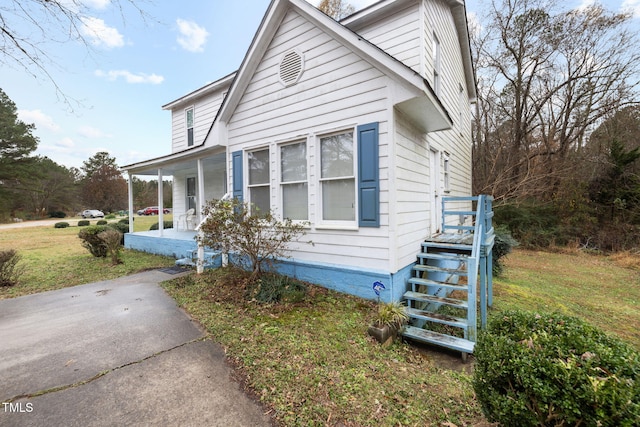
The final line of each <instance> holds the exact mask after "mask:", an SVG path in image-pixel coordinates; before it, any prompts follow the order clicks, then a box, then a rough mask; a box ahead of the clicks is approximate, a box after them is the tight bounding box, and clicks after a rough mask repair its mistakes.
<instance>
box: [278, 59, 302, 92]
mask: <svg viewBox="0 0 640 427" xmlns="http://www.w3.org/2000/svg"><path fill="white" fill-rule="evenodd" d="M303 66H304V58H303V56H302V54H301V53H300V52H298V51H296V50H292V51H290V52H287V53H285V54H284V55H283V56H282V59H281V60H280V82H282V84H283V85H285V86H291V85H292V84H295V83H296V82H297V81H298V80H299V79H300V76H301V75H302V68H303Z"/></svg>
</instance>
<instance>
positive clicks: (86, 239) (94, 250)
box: [78, 225, 108, 258]
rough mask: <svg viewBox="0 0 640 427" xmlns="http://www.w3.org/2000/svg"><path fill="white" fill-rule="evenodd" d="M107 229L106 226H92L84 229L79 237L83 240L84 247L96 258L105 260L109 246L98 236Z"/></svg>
mask: <svg viewBox="0 0 640 427" xmlns="http://www.w3.org/2000/svg"><path fill="white" fill-rule="evenodd" d="M107 228H108V227H107V226H106V225H91V226H89V227H86V228H83V229H82V230H80V232H79V233H78V237H79V238H80V239H81V240H82V246H83V247H84V248H86V249H87V250H88V251H89V252H91V255H93V256H94V257H98V258H104V257H106V256H107V246H106V245H105V244H104V241H102V239H101V238H100V237H99V236H98V235H99V234H100V233H102V232H103V231H105V230H106V229H107Z"/></svg>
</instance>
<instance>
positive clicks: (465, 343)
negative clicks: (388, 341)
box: [401, 326, 475, 353]
mask: <svg viewBox="0 0 640 427" xmlns="http://www.w3.org/2000/svg"><path fill="white" fill-rule="evenodd" d="M401 335H402V336H404V337H406V338H410V339H414V340H416V341H421V342H425V343H429V344H434V345H438V346H441V347H446V348H450V349H452V350H457V351H461V352H464V353H473V349H474V347H475V343H474V342H473V341H469V340H466V339H464V338H458V337H452V336H451V335H445V334H441V333H438V332H433V331H427V330H426V329H420V328H416V327H415V326H407V327H405V328H404V330H403V331H402V332H401Z"/></svg>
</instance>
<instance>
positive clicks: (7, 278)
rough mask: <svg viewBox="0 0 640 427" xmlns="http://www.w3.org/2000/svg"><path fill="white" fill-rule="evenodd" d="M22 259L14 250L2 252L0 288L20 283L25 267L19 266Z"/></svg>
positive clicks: (0, 259) (0, 256)
mask: <svg viewBox="0 0 640 427" xmlns="http://www.w3.org/2000/svg"><path fill="white" fill-rule="evenodd" d="M20 259H21V257H20V255H19V254H18V252H16V251H15V250H14V249H9V250H7V251H0V287H4V286H13V285H15V284H17V283H18V280H19V279H20V276H21V275H22V273H23V272H24V267H22V266H19V265H18V263H19V262H20Z"/></svg>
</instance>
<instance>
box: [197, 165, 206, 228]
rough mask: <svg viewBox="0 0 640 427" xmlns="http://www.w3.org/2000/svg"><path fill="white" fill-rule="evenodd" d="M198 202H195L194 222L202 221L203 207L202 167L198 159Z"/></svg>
mask: <svg viewBox="0 0 640 427" xmlns="http://www.w3.org/2000/svg"><path fill="white" fill-rule="evenodd" d="M196 188H197V189H198V200H196V204H197V205H196V221H197V222H198V224H200V221H202V206H204V197H205V196H204V166H203V164H202V159H198V185H197V187H196Z"/></svg>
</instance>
